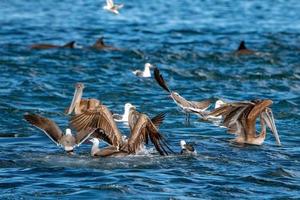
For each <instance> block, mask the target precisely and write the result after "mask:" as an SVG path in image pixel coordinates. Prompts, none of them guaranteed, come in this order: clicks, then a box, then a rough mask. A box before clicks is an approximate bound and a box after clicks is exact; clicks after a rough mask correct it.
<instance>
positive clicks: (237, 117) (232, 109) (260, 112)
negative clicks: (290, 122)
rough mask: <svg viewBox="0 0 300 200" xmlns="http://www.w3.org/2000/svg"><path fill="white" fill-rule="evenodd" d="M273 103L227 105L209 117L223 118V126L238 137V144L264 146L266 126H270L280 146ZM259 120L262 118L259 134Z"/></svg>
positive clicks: (257, 101)
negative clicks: (257, 125)
mask: <svg viewBox="0 0 300 200" xmlns="http://www.w3.org/2000/svg"><path fill="white" fill-rule="evenodd" d="M272 103H273V102H272V101H271V100H268V99H267V100H253V101H245V102H234V103H226V104H224V105H222V106H221V107H219V108H217V109H215V110H213V111H212V112H211V113H209V115H212V116H222V125H223V126H225V127H227V132H228V133H233V134H235V135H236V138H235V139H234V142H236V143H240V144H252V145H262V144H263V142H264V140H265V138H266V133H267V132H266V126H268V127H269V128H270V129H271V131H272V133H273V135H274V137H275V140H276V142H277V144H278V145H279V146H280V145H281V142H280V139H279V135H278V132H277V129H276V125H275V120H274V117H273V113H272V110H271V108H269V106H270V105H271V104H272ZM257 118H260V126H261V131H260V133H259V134H257V131H256V120H257Z"/></svg>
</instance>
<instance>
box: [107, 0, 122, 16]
mask: <svg viewBox="0 0 300 200" xmlns="http://www.w3.org/2000/svg"><path fill="white" fill-rule="evenodd" d="M123 6H124V4H119V5H117V4H114V1H113V0H106V5H105V6H103V9H104V10H107V11H109V12H112V13H114V14H116V15H118V14H120V13H119V11H118V10H119V9H121V8H123Z"/></svg>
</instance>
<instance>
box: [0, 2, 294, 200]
mask: <svg viewBox="0 0 300 200" xmlns="http://www.w3.org/2000/svg"><path fill="white" fill-rule="evenodd" d="M123 3H125V6H124V8H123V9H122V10H121V11H120V12H121V15H118V16H117V15H113V14H111V13H108V12H106V11H104V10H103V9H102V6H103V5H104V1H94V0H85V1H83V0H80V1H71V0H59V1H58V0H43V1H37V0H28V1H25V0H23V1H22V0H2V1H0V25H1V28H0V191H1V192H0V198H1V199H95V198H98V199H118V198H120V199H254V198H259V199H299V198H300V171H299V169H300V147H299V144H300V130H299V129H300V122H299V120H300V114H299V110H300V97H299V94H300V61H299V58H300V23H299V22H300V12H299V11H300V2H299V1H298V0H265V1H260V0H253V1H231V0H218V1H210V0H203V1H200V0H199V1H194V0H171V1H163V0H151V1H145V0H133V1H125V0H124V2H123ZM101 36H104V37H105V41H106V43H108V44H110V45H113V46H115V47H118V48H121V49H122V50H121V51H96V50H91V49H87V48H85V47H87V46H90V45H92V44H93V43H94V42H95V40H96V39H97V38H99V37H101ZM71 40H75V41H76V42H77V43H76V44H77V49H53V50H43V51H38V50H31V49H30V48H29V46H30V45H32V44H34V43H51V44H63V43H66V42H68V41H71ZM241 40H245V41H246V45H247V46H248V48H251V49H254V50H256V51H258V52H260V54H259V55H258V56H242V57H238V56H235V55H233V54H232V52H233V51H234V50H235V49H236V48H237V46H238V44H239V42H240V41H241ZM146 62H150V63H152V64H154V65H156V66H158V67H159V68H160V70H161V73H162V74H163V75H164V77H165V79H166V80H167V82H168V84H169V86H170V88H172V89H173V90H174V91H177V92H179V93H180V94H181V95H182V96H184V97H185V98H187V99H190V100H201V99H205V98H211V99H218V98H222V99H224V100H227V101H237V100H249V99H256V98H269V99H272V100H273V102H274V103H273V105H272V109H273V113H274V116H275V119H276V124H277V129H278V132H279V134H280V138H281V141H282V146H281V147H278V146H276V144H275V141H274V138H273V137H272V135H271V134H268V135H267V138H266V141H265V143H264V144H263V145H262V146H245V147H240V146H237V145H234V144H231V143H230V139H232V135H229V134H227V133H226V131H225V129H222V128H219V127H217V126H215V125H213V124H210V123H204V122H201V121H199V120H198V119H197V117H196V116H192V119H191V124H190V125H189V126H186V124H185V117H184V115H183V113H181V112H180V111H179V110H178V109H177V106H176V105H175V104H174V103H173V102H172V101H171V100H170V99H169V98H168V97H167V94H166V93H165V92H164V91H163V90H162V89H161V88H160V87H159V86H158V85H157V83H156V82H155V80H154V79H153V78H148V79H141V78H137V77H135V76H134V75H133V74H132V71H133V70H135V69H143V66H144V64H145V63H146ZM76 82H83V83H84V84H85V85H86V87H85V90H84V96H85V97H94V98H98V99H100V100H101V101H102V102H103V103H104V104H105V105H107V106H108V107H109V108H110V109H111V110H112V111H113V112H119V113H121V112H123V105H124V104H125V103H126V102H131V103H132V104H134V105H136V106H137V107H138V110H139V111H142V112H145V113H147V114H149V115H150V116H154V115H156V114H158V113H159V112H166V113H167V116H166V119H165V121H164V124H163V125H162V126H161V129H160V131H161V133H162V134H164V135H165V136H166V137H167V139H168V141H169V143H170V144H171V147H172V148H173V150H174V151H175V152H179V151H180V146H179V141H180V140H182V139H184V140H186V141H189V142H194V143H195V148H196V149H197V151H198V155H197V156H179V155H169V156H166V157H160V156H158V155H157V154H156V153H155V151H154V150H153V149H152V148H151V146H148V147H147V151H149V152H150V153H149V152H148V153H147V152H145V153H144V154H142V155H137V156H129V157H126V158H91V157H90V155H89V152H90V148H91V145H90V144H83V145H82V146H80V147H79V148H78V149H76V150H77V151H76V155H74V156H68V155H66V154H65V153H64V152H63V151H62V150H61V149H58V148H57V147H56V146H55V145H54V144H53V143H52V142H51V141H50V140H49V139H48V138H47V137H46V136H45V135H44V134H43V133H42V132H40V131H39V130H37V129H36V128H34V127H32V126H30V125H29V124H28V123H26V122H25V121H24V120H23V114H24V113H29V112H33V113H39V114H41V115H43V116H46V117H49V118H51V119H53V120H54V121H56V122H57V123H58V124H59V125H60V127H61V128H62V129H65V128H66V127H67V126H68V118H67V117H66V116H65V115H64V113H63V112H64V110H65V108H66V107H68V105H69V103H70V102H71V99H72V95H73V91H74V84H75V83H76ZM119 125H120V126H119V127H120V129H121V130H122V132H123V133H124V134H128V133H129V131H128V129H127V127H126V125H124V124H119Z"/></svg>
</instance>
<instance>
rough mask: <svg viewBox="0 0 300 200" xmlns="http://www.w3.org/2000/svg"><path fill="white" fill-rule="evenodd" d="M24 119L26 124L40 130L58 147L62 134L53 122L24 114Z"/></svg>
mask: <svg viewBox="0 0 300 200" xmlns="http://www.w3.org/2000/svg"><path fill="white" fill-rule="evenodd" d="M24 118H25V120H26V121H27V122H29V123H30V124H32V125H33V126H35V127H37V128H38V129H40V130H42V131H43V132H44V133H45V134H46V135H47V136H48V137H49V138H50V139H51V140H52V141H53V142H54V143H55V144H56V145H59V140H60V138H61V137H62V135H63V133H62V131H61V129H60V128H59V127H58V126H57V124H56V123H55V122H54V121H52V120H50V119H48V118H45V117H42V116H40V115H37V114H25V115H24Z"/></svg>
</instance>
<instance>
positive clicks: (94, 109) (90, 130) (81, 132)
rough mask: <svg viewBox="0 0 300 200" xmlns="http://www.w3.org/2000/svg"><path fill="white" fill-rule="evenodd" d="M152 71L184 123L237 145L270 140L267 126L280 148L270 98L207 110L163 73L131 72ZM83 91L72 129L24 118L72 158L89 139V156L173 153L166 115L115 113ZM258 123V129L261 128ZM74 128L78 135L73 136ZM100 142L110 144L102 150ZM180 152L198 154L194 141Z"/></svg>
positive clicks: (128, 108) (72, 109)
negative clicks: (221, 133) (203, 125)
mask: <svg viewBox="0 0 300 200" xmlns="http://www.w3.org/2000/svg"><path fill="white" fill-rule="evenodd" d="M123 6H124V5H123V4H120V5H116V4H114V2H113V1H112V0H107V1H106V5H105V6H104V7H103V9H105V10H108V11H110V12H112V13H114V14H119V11H118V10H119V9H121V8H122V7H123ZM74 44H75V41H71V42H69V43H67V44H65V45H53V44H35V45H32V46H31V48H32V49H53V48H75V46H74ZM88 48H93V49H97V50H119V49H118V48H115V47H113V46H109V45H106V44H105V43H104V41H103V37H101V38H99V39H98V40H97V41H96V42H95V44H93V45H91V46H89V47H88ZM234 54H236V55H256V54H257V52H256V51H253V50H250V49H248V48H247V47H246V46H245V42H244V41H242V42H241V43H240V45H239V47H238V49H237V50H236V51H235V52H234ZM152 69H153V71H154V72H153V73H154V78H155V80H156V82H157V83H158V85H159V86H160V87H161V88H162V89H163V90H164V91H166V92H167V93H168V94H169V96H170V97H171V98H172V100H173V101H174V102H175V104H176V105H177V106H178V107H179V108H180V109H181V110H182V112H183V113H185V115H186V123H189V121H190V115H191V114H195V115H197V116H198V117H199V118H200V119H202V121H206V122H212V123H213V124H215V125H217V126H219V127H221V128H226V129H227V132H228V133H231V134H234V135H235V139H234V140H233V141H232V142H235V143H238V144H249V145H261V144H263V142H264V140H265V138H266V133H267V132H266V128H267V127H268V128H269V129H270V130H271V132H272V133H273V135H274V137H275V140H276V142H277V144H278V145H281V142H280V139H279V135H278V132H277V129H276V125H275V120H274V117H273V113H272V110H271V108H270V106H271V105H272V103H273V102H272V100H270V99H262V100H261V99H257V100H250V101H238V102H224V101H222V100H220V99H219V100H217V101H216V102H215V103H214V108H213V109H209V108H210V107H211V106H212V104H213V102H212V101H211V100H210V99H204V100H202V101H190V100H187V99H185V98H184V97H182V96H181V95H180V94H179V93H178V92H175V91H172V90H171V89H170V88H169V87H168V85H167V83H166V81H165V80H164V78H163V76H162V74H161V72H160V70H159V69H158V68H157V67H156V66H154V65H152V64H150V63H146V64H145V67H144V70H135V71H132V73H133V74H134V75H136V76H137V77H141V78H150V77H152V76H151V74H152V73H151V72H152ZM83 90H84V84H83V83H77V84H76V86H75V92H74V96H73V99H72V101H71V104H70V106H69V107H68V108H67V109H66V110H65V114H66V115H68V116H70V117H69V128H67V129H66V130H65V133H64V132H63V131H62V130H61V129H60V128H59V127H58V125H57V124H56V123H55V122H54V121H52V120H51V119H48V118H46V117H43V116H40V115H38V114H32V113H30V114H25V115H24V118H25V120H26V121H27V122H29V123H30V124H32V125H33V126H35V127H37V128H38V129H40V130H42V131H43V132H44V133H45V134H46V135H47V136H48V137H49V138H50V139H51V140H52V141H53V142H54V143H55V144H56V145H57V146H59V147H62V148H63V149H64V150H65V151H66V152H67V153H69V154H73V152H74V148H75V147H78V146H80V145H81V144H82V143H84V142H85V141H90V142H91V143H92V144H93V145H92V148H91V156H98V157H109V156H122V157H123V156H127V155H135V154H138V153H140V152H141V151H143V150H144V149H145V145H147V144H149V143H152V144H153V145H154V147H155V149H156V150H157V152H158V153H159V154H160V155H162V156H165V155H169V154H172V153H174V151H173V150H172V148H171V147H170V145H169V143H168V141H167V139H166V138H165V137H164V136H163V134H162V133H161V132H160V131H159V127H160V125H161V124H162V123H163V121H164V119H165V113H159V114H158V115H156V116H155V117H153V118H150V117H149V116H148V114H146V113H143V112H140V111H138V110H137V109H136V107H135V106H134V105H132V104H131V103H126V104H125V106H124V114H115V113H112V112H111V111H110V110H109V109H108V108H107V107H106V106H105V105H104V104H102V102H101V101H99V100H98V99H94V98H82V96H83ZM257 121H259V124H260V129H259V128H257ZM119 122H123V123H126V124H127V125H128V127H129V130H130V135H129V136H128V137H127V136H126V135H123V134H122V133H121V131H120V130H119V128H118V125H117V123H119ZM71 129H73V130H75V131H76V135H73V134H72V131H71ZM101 141H104V142H105V143H106V144H107V146H106V147H104V148H99V144H100V142H101ZM180 146H181V152H180V153H181V154H193V155H194V154H196V153H197V151H196V149H195V148H194V147H193V145H192V144H191V143H186V142H185V141H184V140H181V141H180Z"/></svg>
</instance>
